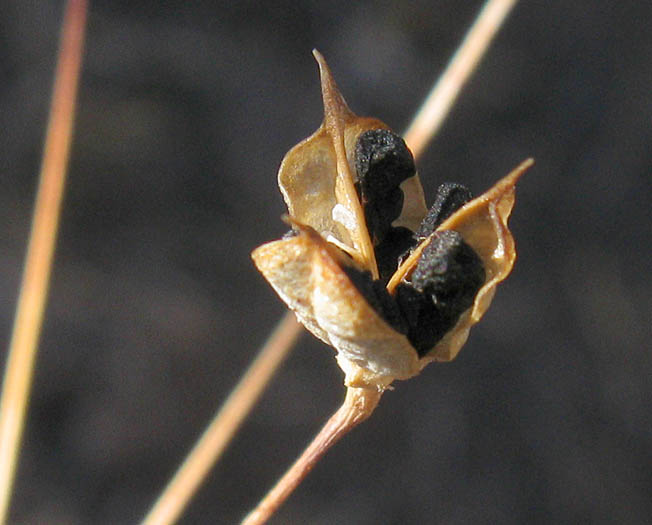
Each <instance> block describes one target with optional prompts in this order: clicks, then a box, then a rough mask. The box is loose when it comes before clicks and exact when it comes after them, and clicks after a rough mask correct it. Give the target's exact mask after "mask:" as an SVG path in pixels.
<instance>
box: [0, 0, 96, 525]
mask: <svg viewBox="0 0 652 525" xmlns="http://www.w3.org/2000/svg"><path fill="white" fill-rule="evenodd" d="M86 10H87V9H86V1H85V0H70V1H69V2H68V4H67V5H66V10H65V15H64V21H63V26H62V33H61V43H60V47H59V56H58V61H57V68H56V73H55V81H54V90H53V94H52V105H51V108H50V117H49V122H48V129H47V133H46V139H45V147H44V152H43V161H42V165H41V172H40V175H39V186H38V192H37V196H36V204H35V208H34V215H33V217H32V229H31V233H30V238H29V244H28V247H27V255H26V257H25V267H24V270H23V272H24V273H23V277H22V283H21V287H20V293H19V298H18V305H17V307H16V317H15V320H14V326H13V331H12V336H11V342H10V344H9V353H8V358H7V365H6V368H5V375H4V380H3V386H2V401H1V402H0V523H4V522H5V521H6V518H7V513H8V511H9V502H10V499H11V491H12V487H13V483H14V478H15V474H16V465H17V462H18V454H19V444H20V440H21V437H22V433H23V428H24V424H25V413H26V410H27V405H28V401H29V391H30V386H31V383H32V377H33V371H34V361H35V357H36V349H37V344H38V339H39V336H40V332H41V325H42V320H43V310H44V307H45V302H46V299H47V293H48V284H49V280H50V273H51V268H52V259H53V253H54V245H55V241H56V237H57V230H58V225H59V210H60V208H61V198H62V194H63V187H64V183H65V177H66V166H67V163H68V156H69V152H70V142H71V137H72V128H73V121H74V116H75V102H76V95H77V87H78V80H79V72H80V68H81V57H82V49H83V41H84V31H85V23H86Z"/></svg>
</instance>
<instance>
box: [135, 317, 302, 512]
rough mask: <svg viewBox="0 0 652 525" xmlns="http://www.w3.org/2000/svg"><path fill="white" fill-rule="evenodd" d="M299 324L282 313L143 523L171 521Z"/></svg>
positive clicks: (279, 360)
mask: <svg viewBox="0 0 652 525" xmlns="http://www.w3.org/2000/svg"><path fill="white" fill-rule="evenodd" d="M300 333H301V325H300V324H299V323H298V322H297V320H296V318H295V316H294V314H293V313H292V312H288V313H286V314H285V315H284V316H283V318H282V319H281V321H280V322H279V324H278V326H277V327H276V328H275V330H274V332H273V333H272V335H271V336H270V337H269V339H268V340H267V341H266V343H265V345H264V346H263V347H262V349H261V350H260V352H259V354H258V356H257V357H256V359H255V360H254V362H253V363H252V364H251V365H250V366H249V368H248V370H247V372H246V373H245V375H244V376H243V378H242V379H241V380H240V382H239V383H238V385H237V386H236V387H235V388H234V389H233V391H232V392H231V394H230V395H229V397H228V399H227V400H226V402H225V403H224V405H223V406H222V408H221V409H220V410H219V411H218V412H217V414H216V415H215V417H214V418H213V420H212V421H211V423H210V425H209V426H208V428H206V430H205V431H204V433H203V434H202V436H201V438H200V439H199V441H197V443H196V444H195V446H194V448H193V449H192V451H191V452H190V454H189V455H188V457H187V458H186V460H185V461H184V462H183V464H182V465H181V467H179V470H178V471H177V472H176V474H175V475H174V477H173V478H172V479H171V480H170V482H169V483H168V485H167V487H166V488H165V490H164V491H163V493H162V494H161V495H160V496H159V498H158V500H157V501H156V503H155V504H154V506H153V507H152V509H151V510H150V512H149V514H147V516H146V517H145V519H144V520H143V525H154V524H156V525H162V524H167V523H174V522H175V521H176V520H177V518H178V517H179V515H180V514H181V512H183V509H184V508H185V507H186V505H187V504H188V502H189V501H190V498H191V497H192V495H193V494H194V493H195V491H196V490H197V488H198V487H199V485H200V484H201V482H202V481H203V479H204V478H205V477H206V474H207V473H208V472H209V471H210V469H211V468H212V467H213V465H214V464H215V462H216V461H217V459H218V458H219V457H220V455H221V454H222V452H223V451H224V449H225V448H226V446H227V445H228V443H229V441H231V438H232V437H233V435H234V434H235V433H236V431H237V430H238V428H239V427H240V425H241V423H242V422H243V421H244V419H245V417H246V416H247V414H248V413H249V412H250V411H251V408H252V407H253V406H254V404H255V403H256V400H257V399H258V397H259V396H260V394H261V393H262V391H263V389H264V388H265V385H266V384H267V383H268V382H269V380H270V378H271V377H272V376H273V375H274V372H275V371H276V369H277V368H278V367H279V365H280V364H281V363H282V362H283V359H284V358H285V357H286V356H287V354H288V350H289V349H290V348H292V346H293V344H294V342H295V341H296V339H297V337H298V336H299V334H300Z"/></svg>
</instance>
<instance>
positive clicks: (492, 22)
mask: <svg viewBox="0 0 652 525" xmlns="http://www.w3.org/2000/svg"><path fill="white" fill-rule="evenodd" d="M515 4H516V0H488V1H487V3H486V4H485V5H484V7H483V8H482V11H480V13H479V14H478V17H477V18H476V20H475V22H474V23H473V25H472V26H471V28H470V29H469V31H468V32H467V34H466V36H465V37H464V41H463V42H462V45H461V46H460V47H459V48H458V50H457V51H456V53H455V54H454V55H453V58H452V59H451V61H450V62H449V64H448V66H447V67H446V71H444V73H443V74H442V75H441V77H440V78H439V80H438V81H437V83H436V84H435V86H434V87H433V89H432V90H431V91H430V94H429V95H428V97H427V98H426V100H425V102H424V103H423V105H422V106H421V108H420V109H419V111H418V113H417V116H416V117H415V119H414V121H413V122H412V124H410V127H409V128H408V129H407V131H406V132H405V136H404V138H405V142H407V143H408V145H409V146H410V149H411V150H412V153H413V154H414V156H415V157H417V156H418V155H419V153H421V151H423V149H424V148H425V147H426V145H427V144H428V142H430V140H432V137H433V136H434V135H435V134H436V133H437V131H438V130H439V127H440V126H441V124H442V123H443V122H444V119H445V118H446V116H447V115H448V112H449V111H450V110H451V108H452V107H453V104H454V103H455V99H456V98H457V96H458V95H459V94H460V91H461V90H462V86H463V85H464V83H465V82H466V81H467V80H468V78H469V76H470V75H471V73H473V70H474V69H475V66H476V65H477V64H478V61H479V60H480V59H481V58H482V55H484V53H485V51H486V50H487V49H488V48H489V44H491V40H492V39H493V37H494V35H495V34H496V32H497V31H498V29H500V26H501V25H502V24H503V22H504V21H505V18H507V15H508V14H509V13H510V11H511V9H512V8H513V7H514V5H515Z"/></svg>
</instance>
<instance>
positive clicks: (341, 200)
mask: <svg viewBox="0 0 652 525" xmlns="http://www.w3.org/2000/svg"><path fill="white" fill-rule="evenodd" d="M315 57H316V58H317V61H318V62H319V67H320V71H321V83H322V93H323V99H324V115H325V116H324V122H323V124H322V125H321V127H320V128H319V129H318V130H317V131H316V132H315V133H314V134H313V135H312V136H311V137H309V138H308V139H306V140H304V141H303V142H301V143H299V144H298V145H297V146H295V147H294V148H292V150H290V152H289V153H288V154H287V155H286V156H285V159H284V160H283V162H282V164H281V168H280V170H279V186H280V188H281V192H282V193H283V196H284V198H285V201H286V203H287V206H288V210H289V213H290V216H289V218H288V221H289V222H290V224H291V225H292V227H293V230H292V232H290V233H289V234H288V235H286V236H285V237H284V238H283V239H281V240H279V241H274V242H270V243H268V244H265V245H263V246H261V247H259V248H257V249H256V250H255V251H254V252H253V254H252V257H253V259H254V262H255V264H256V266H257V267H258V269H259V270H260V272H261V273H262V274H263V275H264V276H265V278H266V279H267V280H268V281H269V282H270V284H271V285H272V286H273V287H274V289H275V290H276V291H277V293H278V294H279V295H280V296H281V298H282V299H283V300H284V301H285V302H286V303H287V305H288V306H289V307H290V308H291V309H292V310H293V311H294V312H295V313H296V315H297V318H298V319H299V321H301V323H303V324H304V326H306V328H307V329H308V330H309V331H310V332H312V333H313V334H314V335H315V336H317V337H318V338H319V339H321V340H322V341H324V342H325V343H327V344H329V345H331V346H333V347H334V348H335V349H336V350H337V352H338V354H337V360H338V363H339V365H340V367H341V368H342V369H343V370H344V372H345V375H346V378H345V384H346V386H349V387H356V388H376V389H377V390H381V391H382V390H384V389H385V388H387V387H388V386H389V385H390V384H391V383H392V382H393V381H394V380H395V379H408V378H410V377H412V376H414V375H416V374H418V373H419V372H420V371H421V369H422V368H423V367H424V366H425V365H426V364H428V363H429V362H431V361H450V360H451V359H453V358H454V357H455V356H456V355H457V353H458V352H459V350H460V348H461V346H462V345H463V344H464V342H465V341H466V338H467V336H468V332H469V329H470V327H471V326H472V325H473V324H475V323H477V322H478V321H479V320H480V318H481V317H482V315H483V314H484V312H485V311H486V309H487V307H488V306H489V304H490V302H491V299H492V298H493V294H494V291H495V288H496V285H497V284H498V283H499V282H500V281H502V280H503V279H504V278H505V277H507V275H508V274H509V272H510V271H511V269H512V266H513V264H514V260H515V258H516V252H515V249H514V240H513V238H512V235H511V233H510V231H509V229H508V228H507V219H508V217H509V214H510V212H511V210H512V206H513V204H514V185H515V184H516V181H517V180H518V178H519V177H520V176H521V174H522V173H523V172H524V171H525V170H526V169H527V168H528V167H529V166H530V165H531V163H532V161H531V160H528V161H525V162H524V163H523V164H521V165H520V166H519V167H518V168H516V169H515V170H514V171H513V172H512V173H510V174H509V175H507V176H506V177H505V178H503V179H502V180H500V181H499V182H498V183H497V184H496V185H495V186H494V187H492V188H491V189H490V190H489V191H487V192H486V193H484V194H483V195H481V196H480V197H477V198H475V199H471V194H470V192H469V191H468V190H467V189H466V188H464V187H463V186H462V185H460V184H453V183H445V184H442V186H440V188H439V191H438V194H437V198H436V200H435V203H434V205H433V207H432V208H431V209H430V211H428V209H427V208H426V205H425V200H424V197H423V190H422V188H421V183H420V181H419V177H418V175H417V173H416V170H415V168H414V161H413V159H412V155H411V153H410V151H409V149H408V148H407V145H406V144H405V142H404V141H403V140H402V139H401V138H400V137H399V136H398V135H396V134H394V133H393V132H392V131H391V130H389V128H388V127H387V125H385V124H384V123H382V122H381V121H379V120H376V119H372V118H364V117H358V116H356V115H355V114H354V113H352V112H351V110H350V109H349V108H348V106H347V105H346V103H345V102H344V99H343V98H342V96H341V95H340V93H339V91H338V90H337V87H336V85H335V82H334V80H333V78H332V76H331V73H330V70H329V69H328V66H327V65H326V62H325V61H324V59H323V57H322V56H321V55H320V54H319V53H317V52H315ZM401 261H402V262H401ZM399 262H400V264H399Z"/></svg>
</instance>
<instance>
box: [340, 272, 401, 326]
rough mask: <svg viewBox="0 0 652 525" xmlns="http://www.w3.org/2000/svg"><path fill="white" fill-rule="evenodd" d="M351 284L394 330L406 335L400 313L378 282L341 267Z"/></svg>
mask: <svg viewBox="0 0 652 525" xmlns="http://www.w3.org/2000/svg"><path fill="white" fill-rule="evenodd" d="M342 270H344V272H345V273H346V275H347V276H348V278H349V279H351V282H352V283H353V284H354V285H355V287H356V288H357V289H358V291H359V292H360V293H361V294H362V296H363V297H364V298H365V299H366V301H367V302H368V303H369V305H370V306H371V307H372V308H373V309H374V310H375V311H376V313H377V314H379V315H380V316H381V317H382V318H383V319H384V320H385V321H386V322H387V324H389V325H390V326H391V327H392V328H394V330H396V331H397V332H400V333H402V334H406V333H407V325H406V323H405V320H404V319H403V316H402V314H401V311H400V310H399V308H398V305H397V304H396V301H394V298H393V297H392V296H391V295H389V293H388V292H387V289H386V288H385V286H384V285H383V284H382V283H381V282H380V281H374V280H372V278H371V273H370V272H367V271H363V270H358V269H357V268H354V267H352V266H342Z"/></svg>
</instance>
